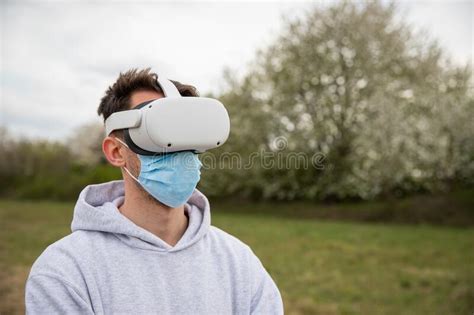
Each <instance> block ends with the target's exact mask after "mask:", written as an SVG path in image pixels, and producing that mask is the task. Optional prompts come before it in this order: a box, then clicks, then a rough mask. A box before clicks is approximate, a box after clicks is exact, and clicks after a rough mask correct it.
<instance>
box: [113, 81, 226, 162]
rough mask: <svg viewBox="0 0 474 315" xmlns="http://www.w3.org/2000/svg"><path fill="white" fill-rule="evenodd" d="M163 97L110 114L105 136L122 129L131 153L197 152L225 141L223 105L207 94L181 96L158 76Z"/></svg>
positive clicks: (171, 85)
mask: <svg viewBox="0 0 474 315" xmlns="http://www.w3.org/2000/svg"><path fill="white" fill-rule="evenodd" d="M157 83H158V85H159V86H160V87H161V89H162V90H163V93H164V95H165V97H163V98H160V99H157V100H154V101H148V102H144V103H142V104H139V105H137V106H136V107H135V108H133V109H130V110H125V111H120V112H116V113H113V114H112V115H110V116H109V117H108V118H107V120H106V121H105V132H106V136H109V135H110V133H111V132H112V131H114V130H124V138H125V143H126V144H127V145H128V147H129V148H130V149H131V150H132V151H133V152H135V153H137V154H141V155H155V154H157V153H159V154H160V153H161V154H163V153H171V152H178V151H194V152H196V153H201V152H204V151H206V150H210V149H214V148H216V147H218V146H221V145H222V144H224V142H226V140H227V138H228V137H229V132H230V120H229V114H228V113H227V110H226V109H225V107H224V105H223V104H222V103H221V102H219V101H218V100H216V99H212V98H207V97H182V96H181V94H179V92H178V89H177V88H176V86H175V85H174V84H173V83H172V82H171V81H169V80H168V79H162V78H159V77H158V80H157Z"/></svg>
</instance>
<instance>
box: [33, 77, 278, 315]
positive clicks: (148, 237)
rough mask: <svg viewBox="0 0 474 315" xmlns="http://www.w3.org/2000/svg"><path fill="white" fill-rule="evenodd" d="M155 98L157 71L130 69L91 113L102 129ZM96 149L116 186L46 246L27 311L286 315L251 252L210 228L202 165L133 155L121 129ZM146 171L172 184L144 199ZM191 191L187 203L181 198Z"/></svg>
mask: <svg viewBox="0 0 474 315" xmlns="http://www.w3.org/2000/svg"><path fill="white" fill-rule="evenodd" d="M173 84H174V85H175V86H176V87H177V89H178V91H179V93H180V94H181V95H182V96H197V95H198V94H197V92H196V90H195V88H194V87H192V86H188V85H183V84H180V83H179V82H175V81H173ZM162 97H164V94H163V91H162V89H161V88H160V86H159V85H158V84H157V75H156V74H155V73H152V72H150V69H144V70H140V71H138V70H137V69H133V70H130V71H128V72H126V73H123V74H122V73H121V74H120V76H119V77H118V79H117V81H116V82H115V83H114V84H113V85H112V86H110V87H109V88H108V90H107V91H106V93H105V96H104V97H103V98H102V100H101V103H100V106H99V109H98V113H99V115H102V116H103V118H104V121H105V120H106V119H107V118H108V117H109V116H110V115H112V114H113V113H115V112H118V111H122V110H128V109H132V108H134V107H135V106H137V105H139V104H142V103H144V102H147V101H151V100H155V99H159V98H162ZM179 123H180V122H179V121H176V124H179ZM203 123H205V122H203ZM102 150H103V152H104V155H105V157H106V158H107V160H108V161H109V163H110V164H112V165H113V166H115V167H120V168H121V170H122V176H123V180H120V181H112V182H107V183H103V184H98V185H90V186H87V187H86V188H84V190H83V191H82V192H81V194H80V196H79V199H78V201H77V204H76V206H75V209H74V218H73V221H72V225H71V228H72V234H70V235H68V236H66V237H64V238H63V239H61V240H59V241H57V242H55V243H54V244H52V245H50V246H49V247H48V248H47V249H46V250H45V251H44V252H43V253H42V254H41V256H40V257H39V258H38V259H37V260H36V262H35V263H34V265H33V267H32V269H31V272H30V275H29V277H28V280H27V284H26V294H25V300H26V311H27V313H30V314H282V313H283V303H282V299H281V295H280V292H279V291H278V288H277V287H276V285H275V283H274V281H273V280H272V278H271V277H270V275H269V274H268V273H267V272H266V270H265V268H264V267H263V266H262V264H261V262H260V260H259V259H258V258H257V257H256V256H255V254H254V253H253V252H252V250H251V249H250V247H248V246H247V245H246V244H244V243H243V242H241V241H240V240H238V239H237V238H235V237H233V236H232V235H230V234H228V233H226V232H224V231H222V230H220V229H219V228H217V227H214V226H212V225H211V224H210V221H211V218H210V207H209V202H208V200H207V198H206V197H205V196H204V195H203V194H202V193H201V192H200V191H198V190H197V189H195V187H196V185H197V182H198V181H199V174H200V172H199V168H200V166H201V164H200V162H199V160H198V159H197V155H196V154H195V153H191V152H189V151H188V152H176V153H171V154H167V155H165V156H166V157H157V158H152V161H150V160H149V159H150V158H148V160H146V159H144V157H143V156H140V155H137V154H135V153H134V152H133V151H131V150H130V148H129V147H128V146H127V145H126V143H125V141H124V138H123V132H122V131H121V130H118V131H114V132H112V133H111V134H110V135H109V136H107V137H105V139H104V140H103V143H102ZM184 155H188V156H189V155H191V160H192V161H194V162H193V163H191V167H189V165H188V167H187V168H186V172H191V173H192V176H188V175H189V174H188V173H186V175H183V176H178V175H182V174H184V173H182V172H181V171H182V170H184V168H183V165H182V164H181V161H182V157H183V156H184ZM169 159H173V162H174V164H170V163H169V162H167V161H168V160H169ZM145 164H146V165H145ZM188 164H189V163H188ZM144 172H149V175H150V174H151V175H152V176H155V177H156V176H158V177H160V176H162V175H163V174H164V173H165V172H166V174H167V175H166V176H169V183H166V184H164V186H160V187H162V188H160V189H158V190H157V191H156V194H155V193H152V194H150V193H149V191H150V190H149V189H145V188H147V187H144V186H143V185H144V184H143V181H141V180H138V179H137V178H139V177H140V178H141V176H142V174H143V173H144ZM170 174H171V175H170ZM149 175H147V176H149ZM173 175H175V176H173ZM176 183H177V184H176ZM173 185H174V186H173ZM178 188H179V189H178ZM189 189H190V194H192V195H191V197H190V198H189V199H187V198H186V200H182V199H183V196H184V195H183V194H182V191H183V190H189ZM170 200H171V201H170ZM170 205H171V206H170Z"/></svg>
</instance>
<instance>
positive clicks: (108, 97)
mask: <svg viewBox="0 0 474 315" xmlns="http://www.w3.org/2000/svg"><path fill="white" fill-rule="evenodd" d="M150 70H151V69H150V68H146V69H141V70H138V69H136V68H134V69H130V70H128V71H127V72H125V73H120V75H119V77H118V78H117V81H115V83H114V84H113V85H111V86H109V87H108V89H107V91H106V92H105V95H104V97H102V99H101V100H100V104H99V108H98V109H97V113H98V114H99V116H100V115H102V116H103V118H104V121H105V120H106V119H107V118H108V117H109V116H110V115H112V114H113V113H115V112H119V111H122V110H127V109H129V108H130V96H131V95H132V93H133V92H135V91H141V90H151V91H157V92H159V93H163V91H162V90H161V88H160V86H159V85H158V83H157V82H156V79H157V78H158V75H157V74H156V73H153V72H150ZM171 82H173V84H174V85H175V86H176V88H177V89H178V91H179V93H180V94H181V95H182V96H199V92H198V91H197V90H196V88H195V87H194V86H192V85H186V84H181V83H180V82H178V81H173V80H171Z"/></svg>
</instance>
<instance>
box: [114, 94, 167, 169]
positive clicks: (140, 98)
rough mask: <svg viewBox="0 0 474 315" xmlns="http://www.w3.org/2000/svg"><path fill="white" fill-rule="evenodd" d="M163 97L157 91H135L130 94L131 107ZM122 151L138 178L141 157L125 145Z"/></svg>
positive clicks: (129, 166)
mask: <svg viewBox="0 0 474 315" xmlns="http://www.w3.org/2000/svg"><path fill="white" fill-rule="evenodd" d="M162 97H164V95H163V94H161V93H158V92H156V91H149V90H142V91H136V92H133V93H132V95H131V96H130V109H132V108H135V107H136V106H137V105H140V104H141V103H143V102H147V101H152V100H156V99H159V98H162ZM122 152H123V154H124V157H125V163H126V166H127V168H128V169H129V170H130V172H131V173H132V174H133V175H134V176H135V177H136V178H138V175H140V159H139V158H138V156H137V154H136V153H134V152H132V151H131V150H129V149H127V148H125V147H123V148H122Z"/></svg>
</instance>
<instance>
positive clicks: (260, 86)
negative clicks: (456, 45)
mask: <svg viewBox="0 0 474 315" xmlns="http://www.w3.org/2000/svg"><path fill="white" fill-rule="evenodd" d="M469 69H470V66H469V65H466V66H465V67H458V66H455V65H452V64H451V63H450V62H449V57H448V56H446V55H445V53H444V52H443V50H442V49H441V48H440V47H439V45H438V44H437V42H436V41H435V40H432V39H430V38H429V37H427V36H426V35H425V34H422V33H414V32H413V31H412V30H411V28H410V27H409V26H408V25H407V24H406V23H405V22H404V21H403V20H400V19H398V17H397V9H396V6H395V5H394V4H383V3H381V2H367V3H366V2H363V3H359V2H357V3H355V2H340V3H337V4H334V5H332V6H329V7H314V8H313V9H311V10H310V11H308V12H307V14H306V15H305V16H304V17H303V18H297V19H295V20H290V21H286V24H285V28H284V31H283V32H282V34H281V35H280V36H279V37H278V38H277V39H276V40H275V41H274V42H273V43H272V44H271V45H269V46H268V47H266V48H264V49H263V50H261V51H260V52H258V54H257V57H256V58H255V60H254V62H253V64H252V67H251V68H250V69H249V70H248V71H247V73H246V74H245V75H244V77H243V79H241V80H240V81H239V80H237V79H235V78H231V77H230V78H228V79H227V81H228V82H230V83H229V84H228V86H229V87H228V89H227V90H226V91H224V93H222V95H221V98H222V99H223V100H225V101H226V102H227V103H225V104H227V105H228V106H229V110H230V113H231V121H232V129H231V130H232V135H231V139H230V140H229V144H228V146H227V149H230V150H235V151H236V152H239V153H241V154H243V155H244V156H246V157H248V155H249V151H258V150H260V149H261V148H264V149H265V150H267V151H272V150H274V148H272V142H273V141H274V140H275V139H277V138H278V137H284V138H285V139H287V141H288V147H287V151H291V152H303V153H305V154H306V156H312V155H313V154H314V153H317V152H321V153H323V154H324V155H325V157H326V159H325V165H324V167H325V168H324V170H323V171H321V170H320V169H316V168H309V169H306V170H302V169H298V168H288V169H283V170H282V169H264V168H261V167H259V166H258V165H257V166H255V168H254V169H251V170H248V171H243V172H242V171H241V172H235V171H232V170H228V171H227V172H226V173H225V174H224V175H222V170H218V171H219V173H220V174H221V175H220V176H222V177H221V181H224V182H225V183H224V182H220V183H219V187H217V188H216V187H215V188H216V190H215V191H218V192H219V194H222V193H225V192H226V191H227V192H228V193H238V192H240V193H242V194H245V195H257V196H259V197H268V198H279V199H293V198H311V199H321V198H332V197H336V198H345V197H356V198H372V197H375V196H377V195H380V194H382V195H384V194H390V193H393V192H405V191H417V190H432V189H436V188H439V187H441V186H442V184H443V183H445V182H446V181H447V180H453V179H456V178H458V177H459V176H460V175H462V177H463V178H471V179H472V177H473V174H474V173H473V171H472V169H473V152H474V151H473V149H472V148H473V146H474V145H473V140H472V139H474V130H473V127H472V121H473V118H474V109H473V101H472V94H469V82H470V71H469ZM228 77H229V76H228ZM460 126H462V129H461V128H459V127H460ZM225 148H226V147H224V149H225ZM249 175H250V176H249ZM215 176H216V174H215V173H213V171H210V172H209V177H210V178H212V177H215ZM249 189H250V190H251V191H249Z"/></svg>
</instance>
